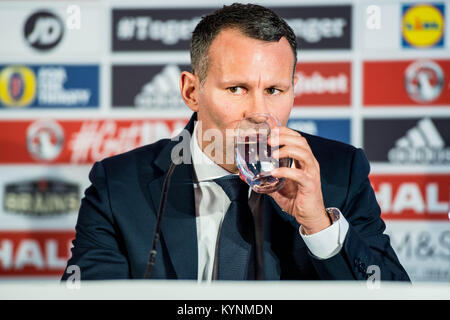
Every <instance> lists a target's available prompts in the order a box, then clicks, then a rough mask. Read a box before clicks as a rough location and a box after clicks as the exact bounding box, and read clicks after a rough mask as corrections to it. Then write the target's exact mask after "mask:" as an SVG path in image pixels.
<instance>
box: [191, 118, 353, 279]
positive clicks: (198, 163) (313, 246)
mask: <svg viewBox="0 0 450 320" xmlns="http://www.w3.org/2000/svg"><path fill="white" fill-rule="evenodd" d="M190 150H191V155H192V163H193V167H194V174H195V176H196V178H197V181H198V183H194V196H195V214H196V226H197V242H198V281H208V282H209V281H211V279H212V272H213V266H214V257H215V250H216V242H217V240H218V236H219V229H220V226H221V225H222V221H223V218H224V216H225V213H226V212H227V210H228V207H229V206H230V203H231V201H230V199H229V198H228V196H227V195H226V193H225V191H223V189H222V188H221V187H220V186H219V185H218V184H217V183H215V182H214V181H212V180H213V179H217V178H220V177H223V176H227V175H230V174H232V173H230V172H228V171H227V170H225V169H224V168H222V167H220V166H219V165H217V164H216V163H214V162H213V161H212V160H211V159H210V158H209V157H208V156H207V155H206V154H204V153H203V151H202V150H201V149H200V147H199V145H198V142H197V122H196V124H195V127H194V134H193V137H192V139H191V143H190ZM260 196H261V195H260V194H258V193H256V192H252V191H251V189H250V190H249V206H250V209H251V210H252V211H253V212H255V210H257V209H258V207H259V206H258V204H259V203H260V202H259V201H258V200H259V197H260ZM347 230H348V222H347V221H346V220H345V217H344V216H343V215H341V217H340V219H339V220H337V221H336V222H334V223H333V224H332V225H331V226H329V227H328V228H326V229H324V230H322V231H320V232H317V233H314V234H312V235H304V234H303V233H302V232H300V236H301V237H302V239H303V241H304V242H305V243H306V245H307V246H308V249H309V250H310V251H311V253H312V254H313V255H314V256H315V257H316V258H317V259H328V258H331V257H332V256H334V255H335V254H337V253H338V252H339V251H340V250H341V248H342V245H343V242H344V240H345V236H346V234H347ZM299 231H300V230H299Z"/></svg>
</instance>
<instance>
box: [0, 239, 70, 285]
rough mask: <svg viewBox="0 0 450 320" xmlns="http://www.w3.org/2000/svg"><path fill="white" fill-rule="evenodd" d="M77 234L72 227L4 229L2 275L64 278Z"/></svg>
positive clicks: (0, 248)
mask: <svg viewBox="0 0 450 320" xmlns="http://www.w3.org/2000/svg"><path fill="white" fill-rule="evenodd" d="M74 238H75V232H74V231H72V230H70V231H66V230H52V231H30V230H28V231H25V230H23V231H21V230H14V231H0V277H14V276H55V278H61V275H62V273H63V272H64V268H65V266H66V263H67V260H68V259H69V258H70V248H71V246H72V243H71V242H72V240H73V239H74Z"/></svg>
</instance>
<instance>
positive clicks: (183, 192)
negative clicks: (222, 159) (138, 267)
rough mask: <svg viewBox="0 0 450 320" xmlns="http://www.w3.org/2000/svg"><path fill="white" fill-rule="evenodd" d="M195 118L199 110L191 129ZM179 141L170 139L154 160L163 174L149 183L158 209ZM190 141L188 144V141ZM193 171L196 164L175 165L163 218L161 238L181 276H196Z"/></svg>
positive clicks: (191, 127)
mask: <svg viewBox="0 0 450 320" xmlns="http://www.w3.org/2000/svg"><path fill="white" fill-rule="evenodd" d="M194 120H196V114H194V116H193V117H192V118H191V120H190V121H189V123H188V125H187V126H186V128H185V129H187V130H188V131H190V132H191V133H192V129H193V124H194ZM177 143H179V142H178V141H170V142H169V143H168V144H167V145H166V146H165V147H164V148H163V150H162V151H161V153H160V154H159V155H158V157H157V159H156V160H155V164H156V165H157V166H158V167H159V168H160V169H161V171H162V175H161V176H159V177H158V178H157V179H155V180H153V181H152V182H150V183H149V190H150V194H151V199H152V201H153V204H154V207H155V208H156V210H158V209H159V205H160V198H161V190H162V185H163V182H164V178H165V177H166V173H167V170H168V169H169V167H170V164H171V162H172V161H171V152H172V148H173V147H174V146H175V145H176V144H177ZM187 145H188V146H189V141H187ZM187 151H189V150H187ZM185 152H186V150H185ZM192 175H193V168H192V164H190V163H189V164H184V163H183V164H179V165H177V166H176V167H175V169H174V172H173V174H172V177H171V180H170V186H169V190H168V196H167V202H166V207H165V212H164V213H163V218H162V222H161V235H162V241H163V242H164V244H165V245H166V246H167V252H168V254H169V256H170V260H171V262H172V265H173V267H174V269H175V272H176V274H177V278H178V279H197V263H198V261H197V260H198V254H197V227H196V220H195V200H194V187H193V183H192V181H193V179H192ZM160 254H161V253H160Z"/></svg>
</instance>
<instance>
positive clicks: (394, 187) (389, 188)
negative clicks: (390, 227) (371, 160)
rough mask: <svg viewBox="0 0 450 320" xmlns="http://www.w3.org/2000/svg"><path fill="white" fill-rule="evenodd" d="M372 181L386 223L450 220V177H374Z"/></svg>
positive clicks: (417, 175)
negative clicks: (401, 220) (393, 221)
mask: <svg viewBox="0 0 450 320" xmlns="http://www.w3.org/2000/svg"><path fill="white" fill-rule="evenodd" d="M370 181H371V183H372V186H373V189H374V191H375V194H376V197H377V200H378V203H379V204H380V208H381V213H382V218H383V219H387V220H398V219H406V220H443V221H447V222H448V221H449V220H450V217H449V214H450V207H449V204H450V174H402V175H398V174H397V175H396V174H389V175H388V174H372V175H371V176H370Z"/></svg>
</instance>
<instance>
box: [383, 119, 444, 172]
mask: <svg viewBox="0 0 450 320" xmlns="http://www.w3.org/2000/svg"><path fill="white" fill-rule="evenodd" d="M388 159H389V161H390V162H394V163H414V164H448V163H450V148H445V142H444V140H443V139H442V137H441V135H440V133H439V131H438V130H437V129H436V127H435V125H434V123H433V121H431V119H429V118H425V119H422V120H420V121H419V122H418V123H417V125H416V126H415V127H414V128H411V129H409V130H408V131H407V132H406V135H405V136H403V137H401V138H400V139H398V140H397V141H396V143H395V147H394V148H392V149H391V150H389V152H388Z"/></svg>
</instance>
